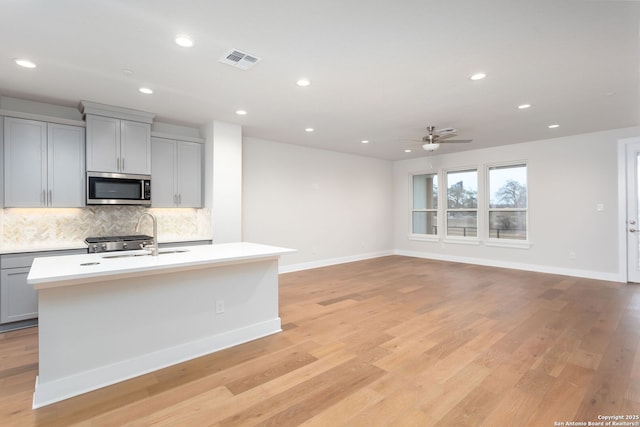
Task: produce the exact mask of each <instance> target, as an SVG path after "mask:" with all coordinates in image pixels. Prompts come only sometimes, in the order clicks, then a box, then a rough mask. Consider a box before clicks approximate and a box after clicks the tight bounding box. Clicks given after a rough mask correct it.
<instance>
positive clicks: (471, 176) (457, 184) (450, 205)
mask: <svg viewBox="0 0 640 427" xmlns="http://www.w3.org/2000/svg"><path fill="white" fill-rule="evenodd" d="M446 220H447V225H446V228H447V237H477V236H478V171H477V170H475V169H472V170H464V171H455V172H447V216H446Z"/></svg>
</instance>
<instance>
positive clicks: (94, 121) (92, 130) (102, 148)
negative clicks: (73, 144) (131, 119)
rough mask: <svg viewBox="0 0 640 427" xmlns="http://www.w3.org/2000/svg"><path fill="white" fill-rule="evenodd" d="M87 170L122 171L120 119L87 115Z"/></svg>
mask: <svg viewBox="0 0 640 427" xmlns="http://www.w3.org/2000/svg"><path fill="white" fill-rule="evenodd" d="M87 170H88V171H93V172H120V120H118V119H112V118H110V117H102V116H93V115H87Z"/></svg>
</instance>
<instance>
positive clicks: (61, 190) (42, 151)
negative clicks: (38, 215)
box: [4, 117, 85, 207]
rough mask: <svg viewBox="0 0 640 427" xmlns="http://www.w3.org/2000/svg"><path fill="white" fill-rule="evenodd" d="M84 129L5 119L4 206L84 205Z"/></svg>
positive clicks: (11, 118) (34, 121)
mask: <svg viewBox="0 0 640 427" xmlns="http://www.w3.org/2000/svg"><path fill="white" fill-rule="evenodd" d="M84 149H85V131H84V128H81V127H77V126H68V125H62V124H55V123H46V122H41V121H36V120H25V119H18V118H13V117H5V118H4V206H5V207H81V206H84V204H85V194H84V188H85V187H84V171H85V168H84V159H85V151H84Z"/></svg>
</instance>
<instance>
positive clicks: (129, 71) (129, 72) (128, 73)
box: [122, 68, 133, 77]
mask: <svg viewBox="0 0 640 427" xmlns="http://www.w3.org/2000/svg"><path fill="white" fill-rule="evenodd" d="M122 74H124V75H125V76H127V77H131V76H133V71H132V70H130V69H129V68H125V69H123V70H122Z"/></svg>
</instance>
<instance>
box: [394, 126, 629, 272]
mask: <svg viewBox="0 0 640 427" xmlns="http://www.w3.org/2000/svg"><path fill="white" fill-rule="evenodd" d="M639 133H640V129H638V128H627V129H618V130H613V131H606V132H598V133H591V134H584V135H577V136H572V137H566V138H557V139H549V140H544V141H535V142H529V143H524V144H514V145H509V146H503V147H495V148H490V149H483V150H473V151H467V152H463V153H454V154H448V155H435V156H428V157H423V158H420V159H413V160H407V161H399V162H395V164H394V202H393V205H394V209H395V211H394V224H395V228H394V245H395V248H396V251H397V253H400V254H406V255H416V256H424V257H430V258H437V259H445V260H453V261H462V262H470V263H478V264H484V265H497V266H505V267H513V268H521V269H526V270H535V271H545V272H555V273H559V274H569V275H575V276H584V277H594V278H603V279H609V280H617V279H619V278H620V274H621V273H622V272H620V271H619V257H620V256H624V254H618V246H619V245H618V236H619V232H618V228H619V219H618V205H619V200H618V167H617V161H618V158H617V140H618V139H621V138H626V137H632V136H637V135H638V134H639ZM518 160H525V161H527V162H528V188H529V231H530V240H531V242H532V246H531V247H530V248H528V249H520V248H504V247H490V246H486V245H484V244H480V245H461V244H453V243H445V242H443V241H438V242H425V241H414V240H410V239H409V226H410V224H409V209H410V200H409V196H410V192H409V189H410V187H409V175H410V173H411V172H431V171H436V172H437V171H439V170H442V169H447V168H456V167H461V166H473V165H475V166H477V167H478V168H483V167H484V165H485V164H487V163H496V162H506V161H518ZM598 204H603V205H604V211H597V210H596V206H597V205H598ZM570 252H574V253H575V259H571V258H570V257H569V253H570Z"/></svg>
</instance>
